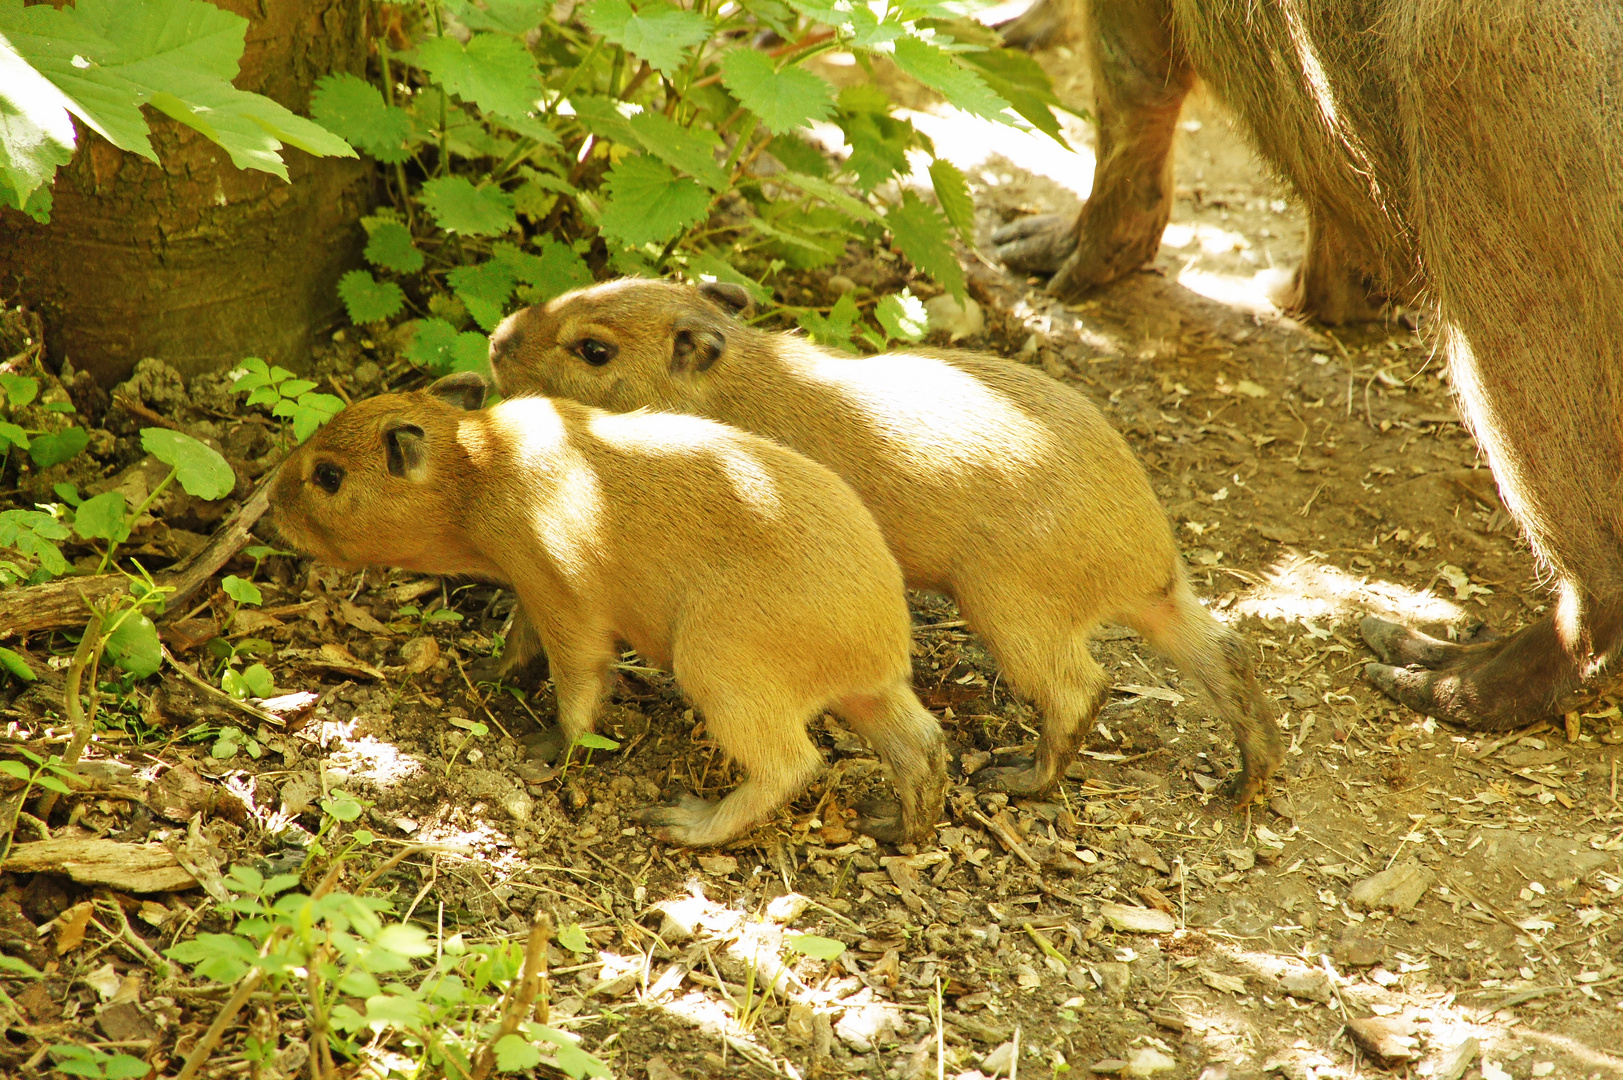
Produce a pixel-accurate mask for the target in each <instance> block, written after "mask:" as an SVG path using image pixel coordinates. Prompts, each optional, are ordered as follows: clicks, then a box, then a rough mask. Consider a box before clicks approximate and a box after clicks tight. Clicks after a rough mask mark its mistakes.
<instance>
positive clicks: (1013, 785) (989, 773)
mask: <svg viewBox="0 0 1623 1080" xmlns="http://www.w3.org/2000/svg"><path fill="white" fill-rule="evenodd" d="M1005 760H1012V761H1013V762H1015V764H1013V765H1006V766H999V767H998V768H995V769H982V770H981V771H980V772H977V773H976V774H975V775H974V776H973V777H971V778H970V783H972V784H974V785H975V786H976V787H977V788H980V789H981V790H982V791H1001V792H1004V793H1005V794H1008V795H1041V794H1043V793H1044V792H1046V791H1047V790H1048V789H1049V788H1051V787H1053V786H1054V781H1056V780H1058V779H1059V777H1058V776H1045V775H1044V774H1043V772H1042V771H1041V770H1040V769H1038V768H1037V766H1036V763H1035V762H1034V761H1033V760H1032V759H1031V758H1012V759H1005Z"/></svg>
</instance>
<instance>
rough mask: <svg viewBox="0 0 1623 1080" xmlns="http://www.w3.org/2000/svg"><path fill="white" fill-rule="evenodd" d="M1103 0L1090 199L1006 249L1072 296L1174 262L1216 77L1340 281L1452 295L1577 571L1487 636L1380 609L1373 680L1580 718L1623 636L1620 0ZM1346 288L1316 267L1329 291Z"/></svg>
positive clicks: (1438, 698)
mask: <svg viewBox="0 0 1623 1080" xmlns="http://www.w3.org/2000/svg"><path fill="white" fill-rule="evenodd" d="M1085 6H1086V7H1087V8H1088V9H1089V10H1088V18H1089V19H1090V20H1091V26H1090V27H1089V28H1088V31H1087V33H1086V34H1085V35H1084V36H1085V37H1086V38H1087V39H1088V40H1089V42H1090V46H1091V48H1090V52H1091V56H1092V60H1093V62H1094V64H1095V65H1096V67H1097V69H1098V79H1097V87H1098V101H1097V111H1098V114H1099V119H1100V137H1099V168H1098V173H1097V175H1096V176H1095V178H1094V187H1093V195H1092V196H1091V197H1090V199H1089V201H1088V204H1087V205H1086V206H1085V207H1084V208H1083V210H1082V212H1081V214H1080V215H1079V216H1078V217H1077V218H1076V219H1075V220H1074V221H1071V222H1068V223H1065V224H1064V225H1063V227H1059V228H1056V227H1054V223H1053V222H1052V220H1048V221H1038V222H1036V223H1024V224H1018V225H1017V226H1015V227H1013V228H1011V229H1010V230H1008V231H1007V232H1005V233H1004V234H1003V239H1004V240H1005V241H1006V244H1005V247H1004V248H1003V249H1002V251H1003V253H1004V254H1005V256H1006V257H1007V258H1009V259H1010V260H1011V261H1013V262H1016V263H1019V264H1021V265H1023V266H1026V267H1028V268H1038V267H1041V268H1044V269H1050V270H1054V271H1055V276H1054V279H1053V281H1052V282H1051V283H1050V285H1049V288H1050V290H1051V291H1053V292H1055V293H1057V294H1059V295H1061V296H1065V297H1074V296H1077V295H1079V294H1080V293H1082V292H1084V291H1085V290H1087V289H1089V288H1091V287H1092V286H1094V285H1098V284H1100V283H1102V282H1105V281H1109V280H1111V279H1112V278H1114V277H1117V276H1119V275H1120V274H1123V273H1126V272H1128V271H1130V270H1132V269H1134V268H1136V267H1137V266H1139V265H1141V264H1142V263H1143V262H1144V261H1145V260H1146V259H1147V258H1148V257H1150V256H1151V255H1153V254H1154V252H1155V248H1156V245H1157V244H1158V243H1159V238H1160V234H1161V229H1162V227H1163V226H1164V225H1165V223H1166V218H1167V211H1168V208H1169V205H1170V201H1171V197H1172V185H1171V182H1170V175H1171V174H1170V171H1169V162H1168V157H1167V155H1168V151H1169V149H1170V146H1171V133H1172V129H1173V125H1174V123H1175V121H1176V119H1177V113H1178V107H1179V105H1180V103H1181V102H1182V100H1183V96H1184V94H1185V93H1186V92H1187V91H1188V89H1189V87H1190V86H1191V85H1192V82H1193V80H1194V78H1195V77H1197V76H1198V77H1199V78H1201V79H1203V80H1205V81H1206V82H1207V83H1208V84H1209V85H1210V86H1211V87H1212V88H1213V90H1215V92H1216V93H1217V94H1218V95H1219V96H1220V97H1221V98H1222V99H1224V100H1225V101H1226V102H1227V103H1228V105H1229V106H1230V107H1231V108H1232V109H1233V110H1234V111H1235V112H1236V113H1238V114H1239V116H1240V117H1241V119H1242V120H1244V121H1245V123H1246V124H1248V125H1249V127H1250V129H1251V132H1252V134H1253V135H1254V137H1255V140H1256V144H1257V146H1258V148H1259V149H1260V150H1261V152H1262V153H1263V155H1264V156H1265V157H1266V158H1267V159H1268V160H1269V161H1270V162H1271V163H1272V164H1273V165H1274V167H1275V168H1277V169H1278V170H1279V171H1280V172H1281V173H1282V174H1283V175H1284V176H1285V177H1287V178H1288V179H1289V180H1290V181H1291V182H1292V183H1293V184H1294V185H1295V186H1296V188H1297V190H1298V191H1299V192H1300V193H1301V195H1302V197H1303V199H1304V200H1305V202H1306V204H1307V207H1308V211H1309V219H1310V225H1311V229H1312V232H1313V235H1314V245H1313V247H1314V250H1316V252H1317V254H1316V255H1314V256H1313V259H1316V260H1317V261H1318V263H1319V264H1320V269H1323V268H1324V267H1326V266H1332V265H1334V264H1337V263H1338V262H1344V263H1345V265H1347V266H1349V267H1351V268H1353V269H1354V270H1355V271H1363V272H1365V273H1367V274H1370V275H1372V276H1373V277H1374V278H1375V279H1376V280H1377V281H1379V282H1380V283H1381V284H1382V285H1383V286H1384V287H1385V288H1386V289H1388V290H1389V291H1391V292H1392V293H1393V294H1394V295H1397V296H1399V297H1402V298H1404V299H1406V300H1409V301H1411V302H1418V301H1421V300H1424V301H1427V302H1430V303H1431V304H1433V305H1434V306H1435V309H1436V312H1437V315H1438V319H1437V325H1438V332H1439V336H1440V339H1441V344H1442V346H1443V347H1444V349H1445V350H1446V353H1447V356H1448V363H1449V370H1450V373H1451V376H1452V382H1453V385H1454V386H1455V388H1456V390H1457V392H1458V395H1459V401H1460V407H1461V411H1462V412H1463V414H1464V416H1465V418H1466V420H1467V422H1468V423H1469V424H1470V426H1471V428H1472V430H1473V431H1474V432H1475V434H1476V437H1477V439H1478V441H1479V442H1480V443H1481V445H1482V448H1483V450H1484V451H1485V453H1486V454H1487V457H1488V462H1489V464H1490V465H1491V466H1492V468H1493V473H1494V476H1495V478H1496V479H1497V480H1498V482H1499V488H1500V492H1501V493H1502V495H1503V496H1504V501H1505V504H1506V506H1507V507H1509V508H1510V510H1511V512H1512V513H1513V514H1514V515H1515V516H1516V518H1517V520H1518V521H1519V522H1521V524H1522V526H1523V528H1525V529H1526V531H1527V535H1528V538H1529V539H1530V541H1531V542H1532V545H1533V549H1534V551H1535V552H1536V553H1537V555H1538V557H1539V558H1540V559H1541V560H1542V561H1543V562H1544V563H1545V564H1546V565H1547V566H1548V567H1549V568H1550V569H1551V570H1552V571H1553V575H1554V577H1555V578H1556V580H1557V583H1558V585H1557V588H1558V594H1559V595H1558V599H1557V602H1556V603H1555V604H1554V605H1553V606H1552V610H1551V613H1550V614H1549V615H1548V616H1547V617H1545V618H1543V619H1542V620H1540V621H1539V622H1536V623H1534V624H1532V625H1530V626H1527V627H1525V628H1524V629H1522V630H1521V631H1520V632H1518V633H1516V634H1514V635H1512V636H1510V637H1507V638H1503V639H1499V640H1494V641H1489V642H1485V643H1479V644H1472V645H1457V644H1451V643H1449V642H1444V641H1437V640H1434V639H1432V638H1429V637H1425V636H1424V635H1420V634H1417V633H1413V632H1411V631H1408V630H1405V629H1403V628H1401V627H1398V626H1395V625H1393V624H1391V623H1388V622H1384V621H1382V620H1379V619H1374V618H1370V619H1366V620H1365V623H1364V636H1365V638H1366V640H1368V642H1369V643H1370V645H1371V646H1372V647H1373V648H1374V649H1375V651H1376V652H1377V653H1378V654H1379V655H1380V656H1381V658H1382V660H1384V661H1386V662H1385V663H1381V664H1371V665H1369V667H1368V668H1367V670H1366V674H1367V676H1368V678H1369V679H1370V680H1371V681H1372V682H1374V683H1375V685H1377V686H1379V687H1380V688H1381V689H1383V690H1385V691H1386V692H1387V693H1388V694H1390V695H1391V696H1393V697H1395V698H1396V699H1398V700H1399V701H1402V702H1403V703H1405V704H1407V705H1409V706H1411V707H1412V708H1414V709H1415V710H1416V711H1418V712H1422V713H1426V714H1428V715H1432V716H1437V717H1440V718H1443V719H1446V720H1449V721H1452V722H1454V723H1457V724H1461V725H1463V726H1466V727H1471V728H1477V729H1481V730H1503V729H1507V728H1513V727H1517V726H1520V725H1522V724H1526V723H1530V722H1532V721H1534V720H1538V719H1541V718H1543V717H1546V716H1549V715H1551V714H1553V713H1555V712H1559V711H1561V709H1562V702H1563V700H1564V699H1565V698H1566V696H1567V694H1568V693H1569V692H1570V691H1573V690H1574V689H1576V688H1577V687H1578V686H1579V685H1580V684H1581V683H1582V682H1583V681H1584V680H1585V679H1587V678H1589V677H1590V676H1592V675H1594V674H1596V673H1598V672H1599V671H1601V670H1602V669H1603V668H1605V666H1606V665H1607V663H1608V661H1609V660H1610V659H1611V658H1612V657H1613V655H1614V654H1615V653H1616V652H1617V650H1618V647H1619V644H1620V640H1623V543H1620V538H1619V530H1620V528H1623V468H1620V464H1623V462H1620V458H1623V366H1620V360H1623V356H1620V353H1623V322H1620V319H1619V312H1623V195H1620V194H1619V193H1620V192H1623V7H1620V6H1618V5H1616V4H1609V3H1593V2H1580V0H1536V2H1535V0H1499V2H1494V3H1474V2H1469V0H1371V2H1368V3H1346V2H1344V0H1260V2H1259V0H1088V3H1087V4H1086V5H1085ZM1312 270H1313V267H1312V266H1311V265H1309V266H1308V267H1305V268H1304V273H1303V275H1302V276H1303V278H1304V279H1305V280H1307V281H1308V282H1309V283H1311V281H1312V279H1313V278H1314V274H1313V273H1312V272H1311V271H1312ZM1347 280H1348V278H1347V276H1346V275H1341V276H1340V277H1337V275H1335V274H1333V273H1331V274H1322V275H1319V281H1320V285H1321V286H1322V287H1324V288H1328V289H1331V290H1332V291H1333V290H1334V288H1335V287H1336V282H1337V281H1340V282H1342V283H1343V284H1345V283H1346V281H1347ZM1309 306H1310V307H1311V306H1313V305H1312V304H1309ZM1330 306H1331V307H1333V306H1334V304H1333V303H1332V304H1331V305H1330Z"/></svg>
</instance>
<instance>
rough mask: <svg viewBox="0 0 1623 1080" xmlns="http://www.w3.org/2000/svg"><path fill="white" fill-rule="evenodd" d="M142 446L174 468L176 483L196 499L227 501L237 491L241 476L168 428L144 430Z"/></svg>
mask: <svg viewBox="0 0 1623 1080" xmlns="http://www.w3.org/2000/svg"><path fill="white" fill-rule="evenodd" d="M141 446H142V447H143V448H145V450H146V452H147V453H149V454H151V455H152V456H153V457H155V458H157V459H158V460H159V461H161V462H163V463H164V464H165V465H170V466H173V467H174V470H175V479H177V480H179V481H180V486H181V487H183V488H185V489H186V494H188V495H190V496H191V497H192V498H194V499H209V500H213V499H223V498H225V497H226V496H227V495H229V494H231V492H232V491H234V490H236V486H237V474H236V473H234V472H232V471H231V466H230V465H228V464H226V460H225V458H223V457H221V456H220V455H219V454H218V453H216V452H215V451H214V450H211V449H210V448H209V447H207V446H205V445H204V444H203V443H200V442H198V441H197V440H196V439H194V438H192V437H191V436H190V435H183V434H181V433H180V432H178V431H170V430H168V429H167V428H150V427H149V428H142V429H141Z"/></svg>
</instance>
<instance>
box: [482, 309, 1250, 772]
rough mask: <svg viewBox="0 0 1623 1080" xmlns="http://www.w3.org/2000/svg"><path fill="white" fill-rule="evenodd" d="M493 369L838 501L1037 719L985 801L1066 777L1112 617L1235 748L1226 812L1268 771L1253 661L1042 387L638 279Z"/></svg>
mask: <svg viewBox="0 0 1623 1080" xmlns="http://www.w3.org/2000/svg"><path fill="white" fill-rule="evenodd" d="M711 292H712V294H713V295H724V293H725V290H716V289H712V290H711ZM590 342H596V343H597V344H596V345H591V344H588V343H590ZM610 354H612V355H610ZM605 355H607V356H608V359H606V360H605V361H604V362H603V363H601V364H594V363H592V362H591V359H592V358H602V357H603V356H605ZM491 357H492V364H493V366H494V369H495V372H496V378H497V382H498V385H499V386H500V387H501V389H502V390H503V392H504V393H548V394H556V395H562V396H568V397H574V398H576V399H578V400H582V401H587V402H590V403H592V404H595V405H600V406H602V407H605V408H609V409H615V410H629V409H637V408H645V407H646V408H656V409H666V410H671V411H677V412H686V413H692V414H696V415H700V416H708V417H710V418H712V419H715V420H720V421H723V422H724V423H729V424H734V425H736V426H738V427H741V428H744V429H746V430H749V431H753V432H756V433H757V434H760V435H765V436H767V437H768V438H771V439H775V440H777V441H779V442H781V443H783V444H784V445H786V446H789V447H792V448H793V449H795V450H798V451H800V452H801V453H803V454H805V455H807V456H808V457H810V458H812V459H813V460H816V461H819V462H822V463H823V464H825V465H827V466H829V467H830V468H832V469H833V470H834V471H835V472H837V473H839V474H840V475H841V476H842V477H844V478H845V479H846V480H847V481H848V482H850V484H851V486H852V487H853V488H855V489H856V491H857V493H858V494H859V495H860V496H861V497H862V499H863V501H864V502H865V503H866V504H867V506H868V508H869V509H870V510H871V511H873V515H874V518H875V519H876V520H877V521H878V522H879V526H880V528H881V529H882V530H883V532H884V534H885V539H886V540H887V541H888V542H889V544H890V547H891V550H892V551H894V552H895V554H896V558H897V561H898V562H899V563H900V564H901V566H902V572H903V573H904V574H905V575H906V577H907V581H908V583H909V584H910V585H913V586H917V587H921V588H932V589H940V590H942V591H945V592H948V593H950V594H951V595H953V596H954V597H955V598H956V599H957V601H958V605H959V608H960V609H961V611H962V612H963V615H964V618H965V619H966V620H968V621H969V623H970V625H971V626H973V627H975V628H976V629H977V630H978V631H979V632H980V633H981V634H982V636H983V637H985V639H986V641H987V644H988V645H989V646H990V647H991V649H992V651H993V653H994V654H995V655H996V657H997V659H998V661H999V663H1000V664H1001V666H1002V668H1003V671H1004V675H1005V676H1006V677H1007V678H1008V679H1009V680H1010V681H1011V682H1012V683H1013V684H1014V686H1015V687H1016V688H1017V689H1019V690H1021V691H1023V692H1024V693H1027V694H1029V695H1031V696H1032V697H1033V698H1035V700H1036V701H1037V703H1038V704H1039V706H1041V708H1042V709H1043V711H1044V714H1045V725H1044V728H1043V734H1042V739H1041V741H1040V742H1039V745H1038V751H1037V760H1036V762H1035V764H1034V765H1033V767H1032V768H1029V769H1023V770H1022V769H999V770H990V771H989V772H988V774H987V778H988V780H989V781H990V782H994V783H999V784H1001V785H1003V786H1005V787H1007V788H1009V789H1010V790H1016V791H1040V790H1044V789H1046V788H1048V787H1050V786H1052V785H1053V784H1054V783H1055V782H1056V781H1057V780H1058V778H1059V777H1060V776H1062V775H1063V773H1064V771H1065V768H1066V766H1067V765H1069V764H1070V761H1071V759H1072V756H1073V755H1074V753H1075V750H1076V746H1077V743H1078V741H1079V739H1080V738H1081V734H1082V732H1083V731H1084V730H1085V729H1086V727H1087V726H1088V725H1089V724H1090V723H1091V720H1092V718H1093V716H1094V714H1095V713H1096V712H1097V711H1098V709H1099V707H1100V705H1101V704H1102V703H1103V701H1104V698H1105V695H1106V693H1107V691H1108V688H1109V679H1108V678H1107V677H1106V675H1105V673H1104V672H1103V671H1102V670H1101V669H1100V667H1099V665H1098V664H1097V663H1095V662H1094V660H1093V658H1092V656H1091V654H1090V653H1089V649H1088V637H1089V632H1090V631H1091V630H1092V629H1093V628H1094V627H1095V626H1097V625H1098V624H1099V623H1100V622H1101V621H1104V620H1116V621H1121V622H1125V623H1127V624H1129V625H1131V626H1134V627H1136V628H1137V629H1138V630H1140V631H1141V632H1142V633H1143V634H1144V635H1145V636H1146V637H1147V638H1148V639H1149V640H1150V641H1151V642H1152V643H1153V644H1154V645H1155V646H1156V647H1157V648H1159V649H1160V650H1161V651H1162V652H1164V653H1166V654H1167V655H1168V656H1170V657H1171V658H1172V659H1174V660H1175V661H1176V662H1177V663H1178V664H1179V665H1180V666H1181V667H1182V668H1183V669H1184V671H1185V673H1186V674H1188V675H1190V676H1192V677H1193V678H1194V679H1195V680H1196V681H1197V682H1198V683H1200V684H1201V685H1202V686H1203V687H1204V688H1205V689H1206V690H1207V691H1209V692H1210V694H1211V697H1212V698H1213V701H1214V703H1215V704H1216V706H1217V707H1218V709H1219V711H1220V712H1221V713H1222V715H1223V716H1224V718H1225V719H1227V720H1228V721H1229V722H1230V724H1231V725H1232V726H1233V728H1234V731H1235V735H1236V738H1237V739H1238V741H1239V743H1240V748H1241V754H1242V759H1243V761H1242V768H1241V772H1240V774H1239V776H1238V777H1237V779H1236V783H1235V787H1234V793H1235V794H1236V795H1237V796H1238V797H1239V798H1241V799H1249V798H1250V797H1251V796H1252V795H1253V794H1255V793H1256V791H1257V790H1258V789H1259V788H1260V786H1261V785H1262V782H1263V781H1264V780H1265V779H1266V778H1267V777H1268V775H1269V774H1271V773H1272V772H1273V771H1274V769H1275V768H1276V767H1277V766H1278V764H1279V761H1280V757H1281V753H1282V751H1281V748H1280V745H1279V733H1278V729H1277V727H1276V726H1275V724H1274V721H1273V719H1272V716H1271V713H1270V710H1269V709H1268V706H1267V705H1266V703H1265V702H1264V701H1263V700H1262V698H1261V695H1260V694H1259V693H1258V691H1257V688H1256V685H1255V682H1254V680H1253V678H1252V674H1251V668H1250V662H1249V659H1248V657H1247V654H1246V649H1245V648H1244V646H1243V644H1242V643H1241V642H1240V641H1239V639H1238V638H1236V637H1235V635H1233V634H1232V633H1231V632H1229V631H1228V630H1227V629H1226V628H1224V627H1223V626H1222V625H1221V624H1220V623H1218V622H1217V621H1216V620H1215V619H1213V618H1212V617H1211V616H1210V615H1209V614H1208V613H1207V612H1206V611H1205V609H1204V608H1202V607H1201V606H1200V604H1199V602H1198V601H1197V600H1196V599H1195V597H1194V594H1193V593H1192V592H1191V591H1190V589H1189V585H1188V582H1187V581H1186V580H1185V577H1184V573H1183V569H1182V563H1181V561H1180V559H1179V556H1178V551H1177V548H1176V546H1175V545H1174V543H1173V539H1172V534H1171V530H1170V529H1169V527H1168V524H1167V520H1166V516H1165V514H1164V513H1163V512H1162V510H1161V507H1160V506H1159V505H1158V504H1157V502H1156V500H1155V495H1154V493H1153V492H1152V491H1151V489H1150V485H1149V481H1148V479H1147V478H1146V477H1145V475H1144V470H1143V468H1142V467H1141V466H1140V465H1139V463H1138V461H1137V459H1136V458H1134V457H1133V454H1132V451H1131V450H1129V449H1128V447H1127V444H1126V443H1125V442H1124V441H1123V440H1122V438H1121V437H1120V436H1119V435H1118V434H1117V433H1116V432H1115V431H1114V430H1112V429H1111V428H1110V426H1109V425H1108V424H1107V423H1106V422H1105V420H1104V418H1103V417H1102V416H1100V415H1099V413H1098V410H1096V409H1094V408H1093V407H1092V405H1090V404H1089V403H1088V402H1087V400H1086V399H1085V398H1083V397H1081V396H1080V395H1078V394H1076V393H1074V392H1072V391H1070V390H1068V389H1066V388H1064V387H1062V386H1060V385H1059V384H1058V383H1055V382H1054V381H1053V380H1051V379H1048V378H1046V377H1044V376H1042V375H1041V374H1038V373H1036V372H1033V371H1031V370H1030V369H1027V368H1024V367H1021V366H1019V365H1017V364H1013V363H1009V362H1007V361H1003V360H999V359H996V358H994V357H988V356H977V355H973V354H969V353H952V354H944V355H939V356H937V355H928V354H925V353H923V352H913V353H898V354H892V355H887V356H876V357H869V358H867V359H856V358H852V357H844V356H839V355H836V354H834V353H831V352H828V351H827V350H824V349H820V348H818V347H817V346H815V345H813V344H811V343H810V342H808V341H806V340H804V339H802V338H798V337H793V336H790V335H785V334H769V333H763V332H761V331H757V330H753V329H750V328H749V327H746V326H744V325H742V324H740V323H739V322H737V321H736V320H734V319H732V318H731V317H730V316H729V314H728V312H727V311H725V310H724V309H723V308H721V307H718V306H717V305H716V304H715V303H713V302H712V301H711V300H710V299H707V297H706V296H705V295H704V294H702V293H701V292H700V291H699V290H697V289H694V288H690V287H687V286H680V285H671V284H666V283H661V282H650V281H637V280H624V281H617V282H611V283H608V284H603V285H598V286H594V287H591V288H588V289H585V290H581V291H578V292H574V293H569V294H566V295H564V296H562V297H559V298H558V299H556V300H554V301H552V302H551V303H549V304H547V305H545V306H544V307H534V308H530V309H528V310H526V311H522V312H519V313H517V314H515V315H513V316H510V317H509V318H508V320H507V321H506V322H504V323H503V324H502V326H501V327H499V328H498V329H497V332H496V334H495V336H494V337H493V339H492V346H491Z"/></svg>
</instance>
